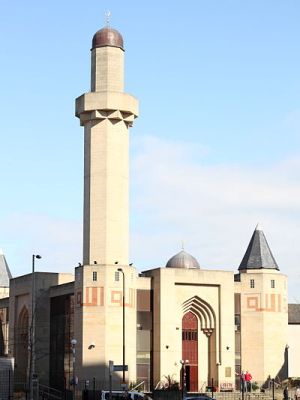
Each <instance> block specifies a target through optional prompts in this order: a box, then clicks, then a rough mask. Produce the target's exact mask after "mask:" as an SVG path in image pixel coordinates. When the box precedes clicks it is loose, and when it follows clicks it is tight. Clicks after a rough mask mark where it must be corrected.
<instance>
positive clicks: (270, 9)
mask: <svg viewBox="0 0 300 400" xmlns="http://www.w3.org/2000/svg"><path fill="white" fill-rule="evenodd" d="M108 9H109V10H110V11H111V14H112V16H111V26H112V27H115V28H117V29H118V30H119V31H120V32H121V33H122V35H123V37H124V41H125V49H126V53H125V56H126V91H127V92H129V93H132V94H134V95H135V96H136V97H138V98H139V100H140V117H139V119H138V120H137V121H136V122H135V125H134V127H133V128H132V130H131V258H132V261H133V262H134V264H135V265H136V266H137V268H138V269H139V270H143V269H148V268H150V267H152V266H162V265H165V263H166V262H167V260H168V258H170V257H171V256H172V255H173V254H175V253H176V252H177V251H179V250H180V248H181V241H184V243H185V248H186V250H187V251H189V252H190V253H192V254H193V255H194V256H195V257H196V258H197V259H198V261H199V263H200V265H201V267H202V268H209V269H211V268H213V269H217V268H223V269H229V270H236V269H237V267H238V265H239V263H240V261H241V259H242V257H243V254H244V251H245V250H246V247H247V244H248V242H249V240H250V237H251V234H252V232H253V230H254V228H255V225H256V224H257V222H260V223H261V224H262V226H263V229H264V232H265V234H266V237H267V239H268V241H269V244H270V246H271V248H272V251H273V253H274V256H275V258H276V260H277V262H278V264H279V266H280V269H281V271H282V272H283V273H286V274H288V276H289V277H290V301H298V302H299V301H300V297H299V294H298V293H299V291H298V287H299V285H300V274H299V265H298V262H299V259H300V249H299V247H300V246H299V244H298V243H299V237H300V227H299V220H300V218H299V217H300V182H299V180H300V179H299V178H300V173H299V170H300V169H299V166H300V151H299V147H300V139H299V138H300V135H299V133H300V132H299V130H300V73H299V71H300V68H299V67H300V52H299V34H300V25H299V13H300V3H299V1H296V0H295V1H290V0H286V1H278V0H272V1H268V0H264V1H261V0H251V1H250V0H249V1H246V0H245V1H237V0H227V1H225V0H223V1H221V0H219V1H213V0H207V1H202V0H186V1H185V2H182V1H176V0H173V1H170V0H165V1H164V2H161V1H156V0H153V1H151V2H146V1H137V0H128V1H126V2H125V1H121V0H118V1H117V0H116V1H112V0H111V1H110V0H105V1H92V0H87V1H84V2H83V1H79V0H73V1H70V0H64V1H58V0H52V1H47V2H46V1H44V2H41V1H33V0H28V1H26V2H24V1H21V0H17V1H6V0H3V1H2V2H1V4H0V48H1V72H2V73H1V76H0V80H1V81H0V84H1V96H0V102H1V104H0V113H1V122H2V123H1V142H0V143H1V157H0V180H1V207H0V227H1V229H0V247H2V248H3V251H4V253H5V255H6V258H7V261H8V263H9V265H10V268H11V270H12V273H13V275H15V276H16V275H19V274H23V273H27V272H29V271H30V262H31V254H33V253H41V254H42V255H43V259H42V260H41V261H39V267H40V269H41V270H45V271H48V270H51V271H52V270H53V271H60V270H66V271H71V270H72V268H73V266H75V265H77V263H78V262H79V261H81V241H82V239H81V230H82V183H83V176H82V166H83V151H82V150H83V141H82V128H81V127H80V126H79V123H78V120H77V119H76V118H75V117H74V100H75V98H76V97H77V96H79V95H81V94H82V93H84V92H86V91H88V90H89V78H90V77H89V74H90V46H91V39H92V36H93V34H94V33H95V32H96V31H97V30H98V29H100V28H101V27H102V26H103V25H104V21H105V17H104V13H105V11H106V10H108Z"/></svg>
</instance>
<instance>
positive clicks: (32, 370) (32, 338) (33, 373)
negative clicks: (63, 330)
mask: <svg viewBox="0 0 300 400" xmlns="http://www.w3.org/2000/svg"><path fill="white" fill-rule="evenodd" d="M41 258H42V256H40V255H39V254H32V274H31V338H30V339H31V343H30V344H31V351H30V361H31V374H30V398H31V399H33V397H34V395H33V392H34V391H33V383H34V381H35V379H36V376H35V311H36V307H35V302H36V298H35V259H38V260H40V259H41Z"/></svg>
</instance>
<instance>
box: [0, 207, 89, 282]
mask: <svg viewBox="0 0 300 400" xmlns="http://www.w3.org/2000/svg"><path fill="white" fill-rule="evenodd" d="M1 227H2V241H1V243H2V246H3V249H5V254H6V257H7V262H8V264H9V266H10V268H11V272H12V275H13V276H18V275H23V274H27V273H30V271H31V257H32V254H41V255H42V259H41V260H39V261H38V262H37V264H36V269H37V271H47V272H74V267H75V266H77V264H78V262H81V260H82V255H81V254H82V245H81V243H82V239H81V236H82V229H81V223H79V222H78V221H72V220H66V219H64V218H59V217H50V216H46V215H37V214H14V215H10V216H8V217H7V218H6V219H5V220H3V221H1ZM4 233H5V235H4Z"/></svg>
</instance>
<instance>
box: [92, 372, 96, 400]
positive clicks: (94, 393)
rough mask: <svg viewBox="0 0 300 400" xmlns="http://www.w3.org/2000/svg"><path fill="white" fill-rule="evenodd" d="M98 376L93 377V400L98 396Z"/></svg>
mask: <svg viewBox="0 0 300 400" xmlns="http://www.w3.org/2000/svg"><path fill="white" fill-rule="evenodd" d="M95 391H96V378H95V377H94V378H93V400H95V398H96V392H95Z"/></svg>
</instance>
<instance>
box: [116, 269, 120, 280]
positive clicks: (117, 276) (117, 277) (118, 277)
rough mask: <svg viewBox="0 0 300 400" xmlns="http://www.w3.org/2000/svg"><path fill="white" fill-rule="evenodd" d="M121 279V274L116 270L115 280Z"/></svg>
mask: <svg viewBox="0 0 300 400" xmlns="http://www.w3.org/2000/svg"><path fill="white" fill-rule="evenodd" d="M119 280H120V274H119V272H118V271H116V272H115V282H119Z"/></svg>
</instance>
